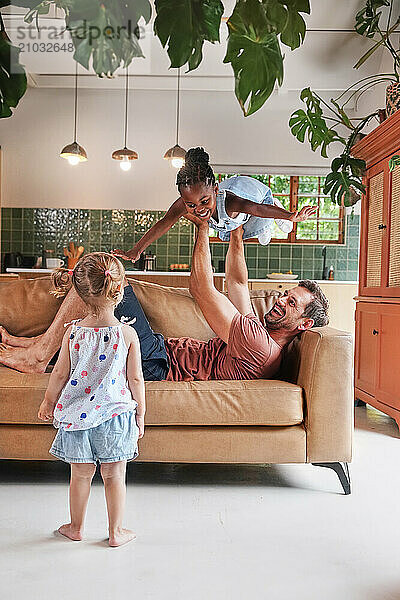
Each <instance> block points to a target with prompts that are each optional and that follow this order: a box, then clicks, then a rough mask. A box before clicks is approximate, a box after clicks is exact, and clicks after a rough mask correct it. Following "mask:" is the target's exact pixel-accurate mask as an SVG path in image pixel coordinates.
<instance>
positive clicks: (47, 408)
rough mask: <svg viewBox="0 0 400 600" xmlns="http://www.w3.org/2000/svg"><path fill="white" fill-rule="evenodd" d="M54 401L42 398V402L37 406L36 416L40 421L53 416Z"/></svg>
mask: <svg viewBox="0 0 400 600" xmlns="http://www.w3.org/2000/svg"><path fill="white" fill-rule="evenodd" d="M54 408H55V404H54V402H51V401H50V400H46V399H45V400H43V402H42V404H41V405H40V407H39V412H38V417H39V419H41V420H42V421H50V419H52V418H53V416H54Z"/></svg>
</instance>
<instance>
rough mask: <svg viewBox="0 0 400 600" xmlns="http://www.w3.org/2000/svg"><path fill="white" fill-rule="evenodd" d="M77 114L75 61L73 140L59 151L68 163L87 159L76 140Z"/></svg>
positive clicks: (76, 65) (76, 162) (76, 69)
mask: <svg viewBox="0 0 400 600" xmlns="http://www.w3.org/2000/svg"><path fill="white" fill-rule="evenodd" d="M77 114H78V63H77V62H76V61H75V108H74V141H73V142H72V144H67V145H66V146H64V148H63V149H62V150H61V152H60V156H61V158H66V159H67V160H68V162H69V164H70V165H73V166H74V165H77V164H79V163H80V162H84V161H85V160H87V154H86V151H85V149H84V148H83V147H82V146H80V145H79V144H78V142H77V141H76V126H77Z"/></svg>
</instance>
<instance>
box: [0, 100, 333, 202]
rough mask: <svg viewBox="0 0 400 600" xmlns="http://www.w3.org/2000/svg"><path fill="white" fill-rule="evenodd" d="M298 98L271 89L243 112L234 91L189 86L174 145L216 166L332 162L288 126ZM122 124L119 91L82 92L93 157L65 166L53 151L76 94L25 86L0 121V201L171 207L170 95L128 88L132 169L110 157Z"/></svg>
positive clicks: (82, 135)
mask: <svg viewBox="0 0 400 600" xmlns="http://www.w3.org/2000/svg"><path fill="white" fill-rule="evenodd" d="M300 105H301V103H300V101H299V100H298V92H296V93H294V92H293V93H291V92H289V93H287V94H281V95H274V96H273V97H272V98H271V99H270V100H269V102H268V103H267V104H266V105H265V106H264V107H263V108H262V109H261V110H260V111H259V112H258V113H256V114H255V115H253V116H251V117H247V118H244V117H243V115H242V113H241V110H240V108H239V105H238V103H237V101H236V98H235V96H234V93H233V91H232V92H229V93H228V92H207V91H185V92H184V94H183V97H182V112H181V115H182V118H181V136H180V143H181V145H182V146H183V147H185V148H189V147H191V146H194V145H203V146H204V147H205V148H206V149H207V150H208V152H209V154H210V156H211V160H212V162H213V163H214V164H241V165H243V164H256V165H266V166H271V165H282V166H285V165H288V166H294V165H299V166H315V167H328V166H329V161H327V160H325V159H323V158H321V156H320V155H319V154H318V153H313V152H311V150H310V149H309V147H308V145H306V144H300V143H299V142H297V141H296V139H295V138H294V137H293V136H292V135H291V133H290V130H289V127H288V119H289V116H290V114H291V112H292V111H293V110H295V109H297V108H299V107H300ZM122 121H123V91H122V90H110V91H108V90H107V91H104V90H89V89H83V90H81V91H80V94H79V120H78V141H79V143H80V144H82V145H83V146H84V147H85V149H86V151H87V153H88V157H89V160H88V161H87V162H86V163H84V164H81V165H78V166H76V167H71V166H70V165H69V164H68V163H67V162H66V161H65V160H63V159H61V158H59V156H58V155H59V152H60V150H61V148H62V147H63V146H64V145H65V144H67V143H70V142H71V141H72V137H73V135H72V133H73V91H72V90H71V89H43V88H42V89H32V88H30V89H29V90H28V92H27V94H26V96H25V97H24V98H23V100H22V102H21V105H20V106H19V107H18V108H17V110H16V111H15V115H14V116H13V117H11V118H9V119H3V120H2V121H1V122H0V144H1V147H2V158H3V162H2V164H3V172H2V205H3V206H15V207H25V206H31V207H72V208H73V207H86V208H141V209H154V210H157V209H160V210H163V209H165V208H167V207H168V206H169V204H170V203H171V201H173V200H174V199H175V198H176V197H177V196H176V188H175V176H176V170H175V169H172V168H171V167H170V166H169V164H168V163H167V161H164V160H163V159H162V156H163V154H164V152H165V150H166V149H167V148H169V147H170V146H172V145H174V143H175V93H174V92H170V91H154V90H153V91H149V90H146V91H145V90H139V91H134V92H133V94H132V96H131V103H130V122H129V131H130V134H129V146H130V147H131V148H132V149H134V150H136V151H137V152H138V153H139V160H138V161H137V162H136V163H135V164H134V166H133V168H132V170H131V171H130V172H128V173H124V172H122V171H121V169H120V168H119V166H118V164H116V161H113V160H112V159H111V153H112V151H113V150H116V149H117V148H120V147H121V146H123V123H122Z"/></svg>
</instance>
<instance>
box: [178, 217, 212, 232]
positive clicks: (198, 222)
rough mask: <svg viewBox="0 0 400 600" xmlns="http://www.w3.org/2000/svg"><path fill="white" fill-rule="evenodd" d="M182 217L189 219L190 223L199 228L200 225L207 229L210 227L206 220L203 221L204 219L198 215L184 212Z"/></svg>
mask: <svg viewBox="0 0 400 600" xmlns="http://www.w3.org/2000/svg"><path fill="white" fill-rule="evenodd" d="M184 217H185V219H187V220H188V221H191V222H192V223H194V224H195V225H196V227H198V228H199V229H200V228H201V227H207V229H209V228H210V226H209V224H208V221H205V220H204V219H200V218H199V217H196V216H195V215H192V214H191V213H187V214H185V215H184Z"/></svg>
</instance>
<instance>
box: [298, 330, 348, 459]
mask: <svg viewBox="0 0 400 600" xmlns="http://www.w3.org/2000/svg"><path fill="white" fill-rule="evenodd" d="M299 353H300V365H299V371H298V377H297V384H298V385H299V386H301V387H302V388H303V391H304V398H305V403H306V411H305V414H306V416H305V427H306V432H307V462H349V461H350V460H351V450H352V437H353V414H354V410H353V392H352V387H353V383H352V382H353V338H352V336H351V334H350V333H347V332H345V331H339V330H337V329H333V328H331V327H318V328H317V327H316V328H313V329H310V330H308V331H306V332H304V333H303V335H302V337H301V342H300V348H299Z"/></svg>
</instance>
